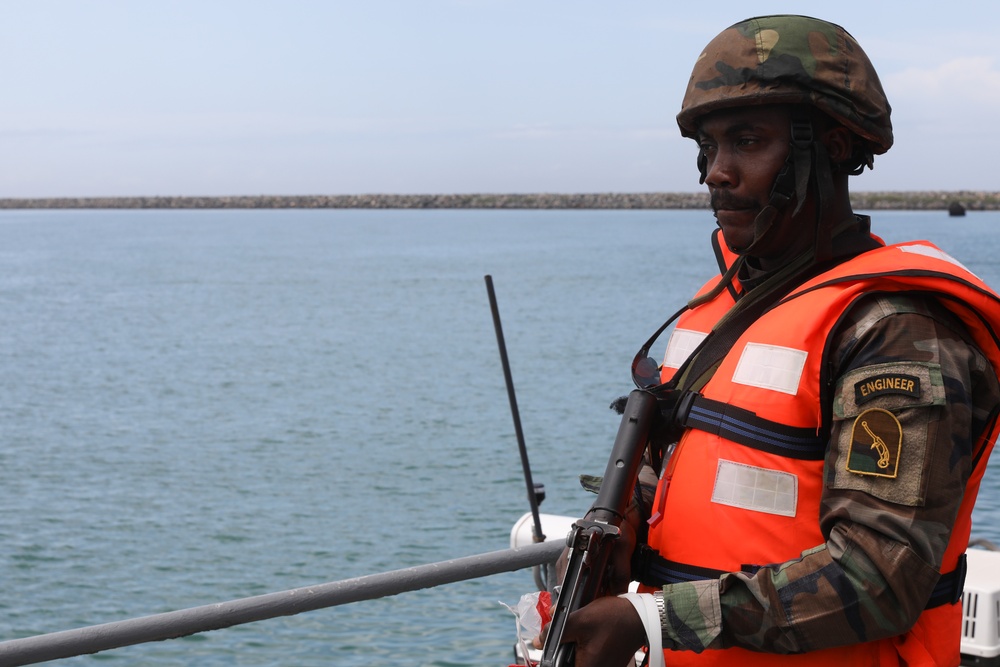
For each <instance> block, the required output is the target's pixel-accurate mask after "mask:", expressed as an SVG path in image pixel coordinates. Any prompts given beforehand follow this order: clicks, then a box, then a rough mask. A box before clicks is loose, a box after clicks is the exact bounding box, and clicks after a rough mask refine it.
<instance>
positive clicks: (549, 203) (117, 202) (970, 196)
mask: <svg viewBox="0 0 1000 667" xmlns="http://www.w3.org/2000/svg"><path fill="white" fill-rule="evenodd" d="M851 199H852V202H853V204H854V207H855V208H856V209H858V210H886V209H897V210H947V209H948V208H949V206H951V205H952V204H953V203H959V204H961V205H962V206H964V207H965V209H967V210H969V211H985V210H1000V192H971V191H954V192H946V191H941V192H855V193H853V194H852V196H851ZM708 207H709V201H708V195H707V194H706V193H704V192H698V193H691V192H686V193H684V192H682V193H676V192H675V193H671V192H647V193H596V194H545V193H541V194H436V195H435V194H428V195H386V194H369V195H251V196H227V197H85V198H74V197H60V198H51V199H41V198H39V199H13V198H9V199H0V209H81V208H86V209H227V208H232V209H251V208H305V209H315V208H358V209H361V208H365V209H377V208H394V209H411V208H425V209H430V208H440V209H448V208H461V209H706V208H708Z"/></svg>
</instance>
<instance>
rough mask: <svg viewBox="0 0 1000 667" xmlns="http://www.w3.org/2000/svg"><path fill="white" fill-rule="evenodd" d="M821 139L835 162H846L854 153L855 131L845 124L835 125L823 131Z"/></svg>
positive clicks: (831, 159)
mask: <svg viewBox="0 0 1000 667" xmlns="http://www.w3.org/2000/svg"><path fill="white" fill-rule="evenodd" d="M821 140H822V142H823V144H824V145H825V146H826V151H827V153H829V154H830V161H831V162H832V163H833V164H840V163H841V162H845V161H847V160H848V159H850V157H851V156H852V155H853V154H854V133H852V132H851V131H850V130H848V129H847V128H846V127H844V126H843V125H834V126H833V127H831V128H829V129H828V130H826V131H825V132H823V135H822V139H821Z"/></svg>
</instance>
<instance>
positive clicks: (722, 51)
mask: <svg viewBox="0 0 1000 667" xmlns="http://www.w3.org/2000/svg"><path fill="white" fill-rule="evenodd" d="M757 104H807V105H812V106H814V107H816V108H818V109H820V110H821V111H823V112H825V113H826V114H827V115H828V116H831V117H832V118H833V119H834V120H836V121H837V122H839V123H840V124H842V125H844V126H845V127H847V128H848V129H849V130H851V131H853V132H854V133H855V134H857V135H858V136H859V137H861V138H862V139H864V140H866V142H867V143H868V145H869V148H870V150H871V151H872V153H874V154H876V155H879V154H882V153H885V152H886V151H887V150H889V147H890V146H892V123H891V122H890V120H889V114H890V113H891V108H890V106H889V101H888V100H887V99H886V97H885V92H884V91H883V90H882V84H881V82H880V81H879V79H878V74H876V72H875V68H874V66H873V65H872V63H871V61H870V60H869V59H868V56H867V55H865V52H864V51H863V50H862V49H861V46H859V45H858V43H857V41H855V39H854V38H853V37H852V36H851V35H850V34H849V33H848V32H847V31H846V30H844V29H843V28H841V27H840V26H838V25H834V24H832V23H828V22H826V21H821V20H819V19H814V18H810V17H806V16H791V15H779V16H761V17H757V18H752V19H747V20H745V21H741V22H739V23H737V24H736V25H733V26H732V27H730V28H727V29H726V30H724V31H723V32H722V33H720V34H719V35H718V36H717V37H716V38H715V39H713V40H712V41H711V42H709V44H708V46H706V47H705V50H704V52H703V53H702V54H701V56H699V57H698V61H697V62H696V63H695V66H694V71H693V72H692V73H691V79H690V81H689V82H688V87H687V92H686V93H685V95H684V101H683V102H682V103H681V112H680V113H679V114H677V124H678V125H679V126H680V128H681V134H682V135H684V136H685V137H694V136H695V134H696V132H697V129H698V128H697V125H698V119H699V118H700V117H701V116H703V115H705V114H707V113H710V112H712V111H715V110H717V109H725V108H731V107H740V106H746V105H757Z"/></svg>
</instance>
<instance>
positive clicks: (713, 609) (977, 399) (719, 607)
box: [662, 294, 1000, 653]
mask: <svg viewBox="0 0 1000 667" xmlns="http://www.w3.org/2000/svg"><path fill="white" fill-rule="evenodd" d="M834 343H835V345H834V347H833V352H832V354H831V357H830V359H831V361H832V363H833V365H834V366H833V367H834V369H835V371H834V377H836V378H837V386H836V392H835V398H834V405H833V410H832V412H833V416H834V421H833V429H832V434H831V438H830V443H829V447H828V450H827V456H826V461H825V466H824V470H825V492H824V495H823V499H822V512H821V516H820V517H819V520H820V525H821V527H822V530H823V535H824V537H825V538H826V540H827V541H826V543H825V544H821V545H817V546H816V548H815V549H813V550H811V551H809V552H807V553H805V554H803V556H802V558H801V559H799V560H795V561H791V562H788V563H784V564H781V565H778V566H774V567H768V568H763V569H761V570H759V571H758V572H757V573H756V574H754V575H748V574H744V573H731V574H726V575H723V576H722V578H721V580H708V581H699V582H693V583H683V584H673V585H668V586H665V587H664V588H663V590H664V601H665V603H666V605H667V607H668V609H673V610H674V611H675V613H673V614H668V619H669V624H667V625H665V626H664V627H663V629H662V630H663V638H664V647H665V648H674V649H688V650H694V651H701V650H703V649H706V648H710V649H716V648H726V647H730V646H741V647H744V648H751V649H756V650H760V651H765V652H772V653H798V652H804V651H813V650H817V649H821V648H826V647H830V646H838V645H843V644H850V643H857V642H864V641H870V640H874V639H878V638H882V637H888V636H894V635H897V634H900V633H902V632H904V631H905V630H907V629H908V628H907V625H906V624H907V621H906V619H912V618H915V617H916V616H917V615H918V614H919V613H920V611H921V610H922V609H923V608H924V605H925V604H926V602H927V599H928V598H929V597H930V594H931V591H932V589H933V588H934V586H935V584H936V583H937V581H938V568H939V567H940V563H941V557H942V555H943V553H944V549H945V546H946V545H947V542H948V538H949V535H950V527H951V525H952V522H953V520H954V518H955V514H956V512H957V511H958V505H959V502H960V500H961V498H962V494H963V491H964V489H965V483H966V481H967V479H968V476H969V472H970V469H971V452H972V443H973V442H974V440H975V435H977V434H978V433H980V432H981V431H982V430H983V428H984V426H985V424H986V421H987V418H988V417H989V415H990V414H991V413H993V412H994V411H995V410H997V409H998V406H1000V387H998V383H997V379H996V376H995V375H994V373H993V371H992V368H991V366H990V364H989V362H988V361H987V360H986V358H985V357H984V356H983V354H982V353H981V352H980V351H979V350H978V349H977V348H976V347H975V346H974V345H973V344H971V343H970V342H969V341H968V340H967V334H966V333H965V331H964V328H963V327H962V325H961V324H960V323H958V322H957V321H956V319H955V317H954V316H953V315H951V314H950V313H949V312H947V311H946V310H945V309H944V308H943V307H942V306H940V305H939V304H938V303H936V302H935V301H934V300H932V299H929V298H926V297H921V296H914V295H907V294H898V295H893V296H880V297H866V298H864V299H862V301H861V302H860V303H858V304H857V305H856V306H855V307H854V308H853V309H852V310H851V311H850V313H849V314H848V317H847V319H846V320H845V322H844V323H843V324H842V326H841V327H840V328H839V330H838V331H837V332H836V335H835V338H834ZM886 368H892V369H893V371H894V372H900V373H906V374H913V375H919V376H929V377H930V379H931V382H930V383H927V385H926V386H924V387H922V389H921V393H920V395H917V396H907V395H906V394H902V393H891V394H886V395H884V396H877V397H875V398H873V399H871V400H870V401H868V402H865V404H864V407H865V408H866V409H867V408H871V407H881V408H884V409H887V410H890V411H892V412H893V413H894V414H896V415H897V417H898V418H899V421H900V423H901V425H902V428H903V438H904V440H905V441H906V442H907V443H910V445H908V446H910V454H911V456H908V457H907V458H905V459H903V460H901V461H900V471H899V476H900V478H903V479H906V480H909V483H908V484H906V485H904V486H902V487H901V488H900V487H897V485H889V484H885V483H884V481H882V479H883V478H879V477H872V476H860V475H854V474H852V473H850V472H848V471H847V470H846V469H845V467H846V464H847V456H848V454H849V452H850V451H851V447H850V444H851V440H852V428H851V427H852V425H853V424H854V417H855V416H857V414H858V404H857V400H856V387H858V386H863V383H864V382H865V380H866V379H868V378H875V377H879V376H882V375H884V374H885V371H886ZM806 591H810V592H811V593H812V594H810V595H797V593H801V592H806ZM887 592H888V593H889V594H888V595H886V593H887Z"/></svg>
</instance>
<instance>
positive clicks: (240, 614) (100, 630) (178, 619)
mask: <svg viewBox="0 0 1000 667" xmlns="http://www.w3.org/2000/svg"><path fill="white" fill-rule="evenodd" d="M564 546H565V545H564V543H563V541H562V540H555V541H553V542H541V543H537V544H531V545H528V546H525V547H520V548H518V549H505V550H503V551H493V552H490V553H485V554H479V555H476V556H467V557H465V558H456V559H454V560H448V561H442V562H440V563H429V564H427V565H418V566H416V567H410V568H405V569H402V570H394V571H392V572H384V573H381V574H371V575H367V576H364V577H356V578H354V579H344V580H343V581H334V582H330V583H325V584H319V585H316V586H306V587H304V588H295V589H292V590H288V591H282V592H280V593H268V594H266V595H257V596H254V597H249V598H243V599H240V600H231V601H229V602H219V603H216V604H209V605H204V606H201V607H192V608H190V609H182V610H179V611H171V612H167V613H164V614H155V615H153V616H144V617H142V618H133V619H129V620H126V621H116V622H112V623H104V624H102V625H92V626H88V627H85V628H78V629H76V630H64V631H62V632H53V633H50V634H45V635H37V636H35V637H25V638H24V639H12V640H9V641H5V642H0V665H3V666H4V667H14V666H15V665H30V664H34V663H38V662H46V661H49V660H58V659H60V658H69V657H72V656H74V655H84V654H87V653H97V652H99V651H106V650H108V649H113V648H121V647H123V646H131V645H133V644H142V643H145V642H153V641H160V640H163V639H175V638H177V637H185V636H187V635H193V634H195V633H198V632H206V631H208V630H219V629H221V628H228V627H232V626H234V625H241V624H243V623H253V622H254V621H263V620H266V619H269V618H277V617H278V616H292V615H294V614H301V613H302V612H306V611H314V610H316V609H324V608H326V607H335V606H337V605H342V604H348V603H350V602H359V601H361V600H374V599H376V598H382V597H387V596H390V595H397V594H399V593H405V592H408V591H416V590H421V589H424V588H432V587H434V586H441V585H442V584H451V583H455V582H457V581H466V580H468V579H478V578H480V577H487V576H490V575H493V574H499V573H501V572H513V571H514V570H520V569H523V568H527V567H534V566H535V565H541V564H542V563H550V562H552V561H554V560H555V559H556V558H557V557H558V556H559V554H560V553H561V552H562V549H563V547H564Z"/></svg>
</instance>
